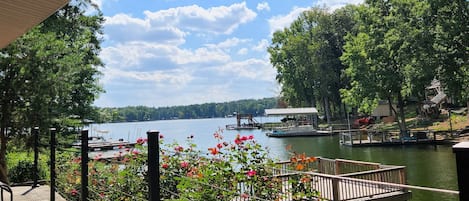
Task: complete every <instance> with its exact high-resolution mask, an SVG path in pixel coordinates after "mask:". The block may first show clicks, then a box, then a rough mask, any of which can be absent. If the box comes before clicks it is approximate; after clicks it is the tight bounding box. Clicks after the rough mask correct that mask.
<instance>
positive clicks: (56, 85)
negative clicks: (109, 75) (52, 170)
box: [0, 0, 103, 180]
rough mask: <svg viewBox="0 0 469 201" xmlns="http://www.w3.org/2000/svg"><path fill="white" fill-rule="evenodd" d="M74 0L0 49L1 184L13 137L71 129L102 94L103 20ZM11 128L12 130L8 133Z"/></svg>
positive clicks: (80, 0)
mask: <svg viewBox="0 0 469 201" xmlns="http://www.w3.org/2000/svg"><path fill="white" fill-rule="evenodd" d="M90 4H91V2H90V1H89V0H76V1H72V2H70V3H69V4H68V5H66V6H64V8H62V9H60V10H59V11H57V12H56V13H54V14H53V15H52V16H50V17H49V18H48V19H46V20H45V21H44V22H42V23H41V24H40V25H38V26H36V27H34V28H32V29H31V30H30V31H28V32H27V33H26V34H24V35H23V36H22V37H20V38H18V39H17V40H16V41H14V42H13V43H11V44H10V45H8V46H7V47H5V48H3V49H1V50H0V88H1V93H2V96H1V97H0V117H1V118H0V129H1V132H0V138H1V139H0V141H1V142H2V143H3V144H2V146H1V150H0V180H5V179H6V172H7V171H6V166H5V160H4V159H5V153H6V147H7V146H6V144H7V142H8V140H9V139H11V138H17V139H15V140H17V141H19V140H21V139H24V137H26V138H27V137H28V134H29V132H28V131H29V130H30V129H31V128H33V127H36V126H39V127H40V128H41V129H42V130H41V133H46V132H47V129H48V128H51V127H67V128H68V127H69V126H71V125H69V123H72V122H70V121H68V120H64V121H62V120H63V119H67V118H70V117H71V116H78V118H79V119H80V120H83V119H86V118H88V117H89V116H91V114H92V113H93V110H94V108H93V107H92V103H93V101H94V100H95V99H96V98H97V95H98V94H99V93H100V92H102V89H101V87H100V86H99V84H98V76H99V75H100V72H99V70H98V69H99V67H100V66H102V63H101V61H100V59H99V58H98V54H99V51H100V40H99V38H98V37H99V34H100V33H101V24H102V22H103V17H102V15H101V13H100V12H99V10H96V12H95V13H94V14H89V13H86V14H85V12H86V11H89V9H88V8H87V6H89V5H90ZM7 130H8V131H7Z"/></svg>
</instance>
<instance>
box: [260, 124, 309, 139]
mask: <svg viewBox="0 0 469 201" xmlns="http://www.w3.org/2000/svg"><path fill="white" fill-rule="evenodd" d="M266 135H267V136H269V137H293V136H312V135H316V129H314V127H313V126H312V125H304V126H290V127H278V128H275V129H274V130H272V132H268V133H266Z"/></svg>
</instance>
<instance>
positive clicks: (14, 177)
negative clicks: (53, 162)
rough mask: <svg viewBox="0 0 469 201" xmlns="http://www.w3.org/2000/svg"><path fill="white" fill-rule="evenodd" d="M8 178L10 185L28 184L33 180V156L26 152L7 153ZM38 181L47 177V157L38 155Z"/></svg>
mask: <svg viewBox="0 0 469 201" xmlns="http://www.w3.org/2000/svg"><path fill="white" fill-rule="evenodd" d="M8 167H9V171H8V177H9V180H10V182H12V183H24V182H30V181H33V179H34V174H36V172H35V170H34V155H33V153H26V152H10V153H8ZM38 170H39V172H38V173H37V174H38V179H39V180H42V179H47V178H48V176H49V168H48V164H47V156H46V155H43V154H40V155H39V160H38Z"/></svg>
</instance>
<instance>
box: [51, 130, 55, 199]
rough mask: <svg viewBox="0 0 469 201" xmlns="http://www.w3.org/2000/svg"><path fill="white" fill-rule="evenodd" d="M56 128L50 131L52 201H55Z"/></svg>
mask: <svg viewBox="0 0 469 201" xmlns="http://www.w3.org/2000/svg"><path fill="white" fill-rule="evenodd" d="M55 132H56V129H55V128H51V129H50V201H55V177H56V176H55V147H56V146H57V140H56V139H55Z"/></svg>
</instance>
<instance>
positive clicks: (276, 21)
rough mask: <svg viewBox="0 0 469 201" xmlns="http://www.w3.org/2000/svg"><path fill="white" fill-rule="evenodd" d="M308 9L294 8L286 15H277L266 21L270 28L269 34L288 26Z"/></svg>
mask: <svg viewBox="0 0 469 201" xmlns="http://www.w3.org/2000/svg"><path fill="white" fill-rule="evenodd" d="M308 9H309V8H299V7H295V8H293V10H292V11H290V13H288V14H287V15H278V16H274V17H272V18H270V19H268V20H267V21H268V22H269V26H270V33H271V34H273V33H274V32H275V31H278V30H282V29H283V28H285V27H288V26H290V24H291V23H292V22H293V21H294V20H296V19H297V18H298V16H300V14H301V13H302V12H304V11H306V10H308Z"/></svg>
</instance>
